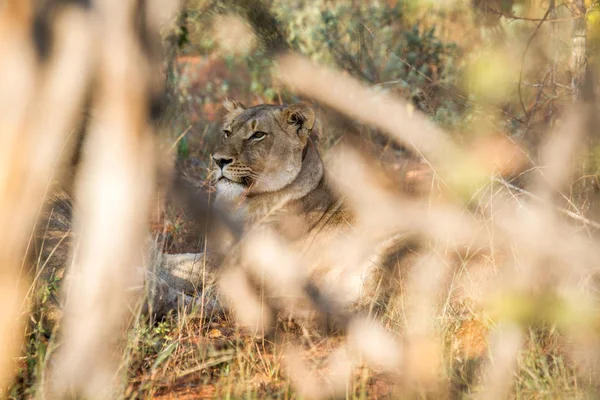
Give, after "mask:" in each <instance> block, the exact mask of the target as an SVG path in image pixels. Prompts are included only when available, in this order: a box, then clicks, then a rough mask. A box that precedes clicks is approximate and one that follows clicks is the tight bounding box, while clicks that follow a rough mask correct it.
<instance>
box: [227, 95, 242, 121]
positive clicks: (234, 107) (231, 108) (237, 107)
mask: <svg viewBox="0 0 600 400" xmlns="http://www.w3.org/2000/svg"><path fill="white" fill-rule="evenodd" d="M223 107H225V109H226V110H227V113H228V114H229V116H230V117H234V116H236V115H239V114H241V113H242V112H243V111H244V110H245V109H246V107H245V106H244V105H243V104H242V103H240V102H239V101H237V100H229V99H227V100H225V101H224V102H223Z"/></svg>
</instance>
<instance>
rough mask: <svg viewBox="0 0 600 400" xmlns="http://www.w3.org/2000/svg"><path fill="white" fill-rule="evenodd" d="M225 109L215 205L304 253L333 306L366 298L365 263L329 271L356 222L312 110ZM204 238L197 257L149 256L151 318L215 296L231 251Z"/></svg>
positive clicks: (220, 240) (216, 239)
mask: <svg viewBox="0 0 600 400" xmlns="http://www.w3.org/2000/svg"><path fill="white" fill-rule="evenodd" d="M224 106H225V108H226V110H227V112H228V113H227V115H226V116H225V120H224V124H223V132H222V134H223V137H222V143H221V145H220V146H219V147H218V148H217V149H216V150H215V152H214V154H213V157H212V158H213V160H214V174H213V175H214V181H215V186H216V206H217V207H221V208H222V209H224V210H227V212H229V213H231V215H235V216H236V217H237V218H239V219H240V220H242V221H243V223H244V226H245V228H246V230H251V229H255V228H256V227H261V228H262V229H266V230H268V231H269V232H271V233H272V234H275V235H276V236H277V237H279V238H280V239H282V240H283V241H284V242H285V243H287V244H289V245H290V246H291V248H292V249H293V250H294V251H297V253H298V254H299V253H302V254H303V267H305V268H306V275H307V277H309V278H310V279H312V280H313V281H314V282H315V283H316V284H317V286H320V287H321V288H323V289H325V290H326V291H331V290H333V289H336V290H338V289H339V290H338V291H337V292H336V294H335V296H334V297H336V300H338V301H341V302H342V303H344V304H348V303H351V302H353V301H356V300H358V299H359V298H360V296H361V295H363V296H364V291H363V290H362V289H363V284H364V282H365V280H366V278H367V277H368V276H369V275H370V273H369V268H370V267H371V266H372V262H370V257H366V258H365V260H364V261H365V263H366V264H365V265H366V266H367V269H361V270H360V271H358V272H357V271H354V272H350V273H349V272H348V271H340V270H335V269H334V268H333V269H332V268H331V266H332V264H335V263H332V262H331V261H332V259H334V258H339V257H338V256H337V255H335V254H328V253H327V251H328V250H327V249H328V247H329V245H330V244H331V243H333V242H334V241H335V240H336V238H338V237H339V236H340V235H343V236H347V235H350V234H351V233H352V231H353V227H352V222H353V216H352V213H351V212H350V210H348V208H347V207H346V206H345V205H344V202H343V199H342V198H340V196H339V195H337V194H336V193H335V191H334V190H332V187H331V186H330V185H329V183H328V177H327V174H326V173H325V171H324V166H323V161H322V159H321V157H320V155H319V153H318V151H317V149H316V147H315V145H314V144H313V142H312V140H311V132H312V131H313V128H314V126H315V120H316V118H315V112H314V111H313V109H311V108H310V107H308V106H304V105H268V104H262V105H258V106H254V107H248V108H246V107H244V106H243V105H242V104H241V103H239V102H237V101H233V100H230V101H226V102H225V103H224ZM211 236H212V237H211ZM209 239H210V243H211V245H210V246H208V248H207V249H206V251H205V252H204V253H199V254H177V255H167V254H162V253H161V252H160V251H158V250H157V249H156V248H153V249H152V250H151V257H150V260H151V262H149V265H148V269H147V270H146V272H145V274H146V277H147V279H150V280H152V281H154V282H155V283H156V285H154V288H155V289H154V290H152V291H151V297H152V298H151V302H150V303H151V304H153V309H154V311H155V312H157V313H159V314H163V313H165V312H167V311H168V310H169V309H172V308H174V307H176V306H177V304H178V300H180V297H179V296H180V294H181V293H182V292H184V293H187V294H192V293H194V292H195V291H196V290H198V289H200V288H202V289H204V290H205V291H210V292H211V294H212V293H213V291H212V288H213V287H214V284H215V282H216V281H217V280H218V279H219V271H220V269H219V265H220V263H221V261H222V260H223V258H224V257H226V256H227V255H228V254H229V253H230V252H231V251H232V249H231V243H230V242H229V241H228V240H227V238H225V237H223V236H222V235H218V234H216V235H210V234H209ZM48 248H51V246H50V247H48ZM307 249H312V250H313V251H312V253H311V252H310V251H308V252H307V251H306V250H307ZM311 254H312V255H311ZM42 261H44V260H43V259H42ZM63 263H64V260H63ZM340 293H342V294H343V295H340ZM340 296H342V297H343V298H341V297H340ZM186 299H187V300H188V301H189V300H190V297H186ZM213 300H215V301H214V303H215V304H216V303H218V301H216V297H215V298H213Z"/></svg>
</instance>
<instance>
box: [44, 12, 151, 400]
mask: <svg viewBox="0 0 600 400" xmlns="http://www.w3.org/2000/svg"><path fill="white" fill-rule="evenodd" d="M136 3H137V2H134V1H133V0H130V1H127V2H120V1H107V2H103V3H100V4H99V5H98V7H97V9H95V10H94V11H93V12H94V17H95V19H94V22H96V24H94V25H93V28H94V29H92V30H91V31H92V32H93V33H94V34H95V35H96V36H95V39H98V40H100V39H102V40H101V41H100V43H99V50H98V61H99V65H98V66H99V68H98V72H99V74H98V76H96V79H97V91H96V93H95V97H94V105H93V106H94V107H95V110H96V111H97V117H96V118H94V120H93V121H92V125H91V126H90V131H89V135H88V137H87V139H86V144H85V145H86V147H87V148H89V149H90V151H87V152H86V153H85V157H84V160H83V165H82V170H81V171H80V174H78V181H77V197H78V200H79V206H80V207H79V208H78V210H77V211H78V214H77V215H76V218H75V223H74V230H75V231H76V232H79V233H80V235H79V236H78V237H79V243H78V244H79V245H78V246H77V248H76V250H75V251H74V252H73V253H72V259H73V267H72V270H71V271H70V275H69V277H70V280H69V286H68V287H67V288H66V290H65V294H66V304H65V314H64V321H63V323H64V325H63V327H64V330H65V331H64V340H65V344H64V346H63V347H62V348H61V352H60V353H59V354H58V355H57V360H56V363H55V367H56V372H57V375H56V379H55V381H54V382H53V384H54V385H53V386H52V391H53V392H52V395H54V396H57V397H64V396H65V395H66V394H67V393H69V394H70V393H74V394H75V395H78V396H83V397H87V398H111V397H114V396H115V394H116V392H115V387H114V386H113V385H114V384H115V383H116V382H115V375H116V371H117V368H118V362H116V361H117V360H116V354H115V352H114V348H115V347H114V346H115V345H116V344H117V343H118V342H119V340H120V339H122V337H121V332H122V330H121V329H122V326H123V324H124V323H125V322H126V320H127V318H128V317H130V314H129V313H130V310H129V309H128V306H130V305H131V303H130V302H129V300H131V298H132V297H133V292H134V291H133V290H130V288H131V286H133V285H134V283H133V282H134V280H135V279H136V278H138V276H136V275H135V269H134V268H135V267H136V265H141V254H139V253H140V252H139V249H140V248H141V245H142V243H143V238H144V234H145V230H146V228H147V227H146V219H147V215H148V211H149V198H150V194H151V192H152V177H153V167H154V166H153V161H154V160H153V157H152V155H153V142H152V136H151V135H150V127H149V124H148V119H149V118H148V116H149V115H148V114H149V113H148V111H149V110H148V107H147V104H148V92H149V78H150V73H151V69H150V67H149V65H148V64H149V63H148V59H147V54H146V53H145V52H144V51H143V49H142V48H141V44H140V43H139V41H138V38H137V36H136V35H134V30H133V27H132V26H130V25H129V21H133V18H132V15H133V13H134V12H135V11H136V8H135V7H136V5H137V4H136ZM91 149H93V151H91ZM84 227H85V229H84ZM138 279H139V278H138ZM135 293H138V291H135Z"/></svg>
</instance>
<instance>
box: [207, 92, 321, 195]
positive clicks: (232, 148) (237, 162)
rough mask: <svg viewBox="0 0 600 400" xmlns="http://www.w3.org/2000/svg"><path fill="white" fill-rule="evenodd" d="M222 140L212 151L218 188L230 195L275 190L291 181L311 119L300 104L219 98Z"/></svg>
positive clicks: (293, 177)
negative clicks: (221, 101) (222, 114)
mask: <svg viewBox="0 0 600 400" xmlns="http://www.w3.org/2000/svg"><path fill="white" fill-rule="evenodd" d="M224 106H225V108H226V109H227V111H228V114H227V116H226V117H225V122H224V124H223V139H222V143H221V145H220V146H219V147H218V148H217V149H216V151H215V153H214V154H213V160H214V162H215V164H216V185H217V192H218V193H220V194H221V195H222V196H226V197H229V198H235V197H238V196H240V195H242V194H243V193H245V194H247V195H248V196H252V195H256V194H261V193H270V192H276V191H279V190H281V189H283V188H284V187H286V186H287V185H289V184H290V183H292V182H293V181H294V179H295V178H296V177H297V176H298V174H299V173H300V170H301V169H302V158H303V153H304V152H305V149H306V148H307V144H308V140H309V135H310V133H311V131H312V128H313V126H314V123H315V113H314V111H313V110H312V109H310V108H309V107H306V106H303V105H290V106H285V105H271V104H261V105H258V106H255V107H248V108H246V107H244V106H243V105H242V104H240V103H239V102H237V101H232V100H228V101H226V102H225V104H224Z"/></svg>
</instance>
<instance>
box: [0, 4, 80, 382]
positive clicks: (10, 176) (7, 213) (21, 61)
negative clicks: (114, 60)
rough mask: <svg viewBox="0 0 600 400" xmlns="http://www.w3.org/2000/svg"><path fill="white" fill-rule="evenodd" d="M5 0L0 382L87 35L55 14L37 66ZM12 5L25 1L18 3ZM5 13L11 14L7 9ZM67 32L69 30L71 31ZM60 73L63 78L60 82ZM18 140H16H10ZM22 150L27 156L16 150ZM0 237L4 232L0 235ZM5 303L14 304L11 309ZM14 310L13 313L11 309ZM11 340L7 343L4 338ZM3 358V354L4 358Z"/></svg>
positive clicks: (0, 34)
mask: <svg viewBox="0 0 600 400" xmlns="http://www.w3.org/2000/svg"><path fill="white" fill-rule="evenodd" d="M11 3H15V2H14V1H12V2H10V3H8V5H7V7H6V8H4V9H3V10H0V38H1V39H0V54H2V57H1V58H2V59H3V62H2V63H1V64H2V65H1V66H0V69H1V71H0V72H2V73H1V74H0V75H1V76H2V77H4V79H0V87H1V88H2V90H1V92H2V93H3V95H4V96H5V97H4V99H3V100H4V101H2V102H0V115H1V116H2V118H0V133H1V136H0V140H1V141H2V145H0V225H1V226H2V227H3V232H4V233H2V232H0V242H2V243H3V246H2V249H0V275H2V279H0V286H2V287H1V288H0V297H2V299H1V300H0V301H1V302H2V304H4V307H3V312H2V313H1V314H0V357H2V358H3V359H2V360H0V387H5V384H6V380H7V379H9V378H10V375H11V374H12V373H13V370H12V369H10V370H6V369H5V368H6V367H7V364H8V363H7V362H6V361H7V359H10V357H11V356H13V355H15V354H14V353H15V346H17V348H18V346H19V342H20V340H22V338H21V337H14V336H15V334H16V332H21V329H19V328H18V327H17V326H16V324H15V322H16V321H17V315H19V314H20V312H22V310H21V304H22V303H21V302H22V301H23V297H22V296H23V295H24V294H25V290H23V286H24V284H23V282H19V283H17V279H16V278H17V276H18V274H17V273H16V272H17V270H16V266H17V265H21V263H22V258H23V256H24V250H25V245H26V239H27V237H28V236H29V234H30V232H31V229H32V227H33V225H34V223H35V218H36V216H37V211H38V208H39V200H40V198H42V197H43V195H44V190H45V188H46V186H47V184H48V182H49V181H50V180H51V179H52V174H53V172H54V171H53V169H52V168H51V165H52V163H53V162H54V160H55V157H56V155H57V154H58V153H59V151H60V148H61V146H62V145H63V143H64V140H65V138H66V137H67V136H68V135H69V132H71V130H72V129H73V128H74V126H75V125H76V123H75V121H76V119H77V115H78V112H79V111H80V108H81V106H82V104H83V97H84V94H85V88H86V86H87V82H88V77H89V75H88V62H89V61H88V54H87V50H88V42H87V40H88V39H89V35H88V34H87V33H86V32H85V31H82V30H83V27H84V26H86V25H87V21H86V20H85V15H84V14H82V11H77V10H76V9H72V8H67V9H65V11H64V12H63V13H62V14H61V15H58V16H57V17H56V22H57V23H56V24H55V30H54V32H53V33H54V35H55V38H56V40H55V42H54V49H55V51H54V53H53V54H52V55H51V56H50V58H49V59H48V61H47V63H46V64H45V65H44V66H43V68H37V67H38V66H37V65H36V59H35V54H34V53H33V49H32V48H31V47H30V46H29V45H28V44H29V43H30V38H29V31H28V27H29V22H30V21H29V20H28V19H27V16H23V15H21V16H18V15H15V13H16V12H15V9H14V8H13V7H12V6H11ZM18 3H19V4H23V5H25V4H28V3H29V2H26V1H19V2H18ZM11 12H12V14H11ZM73 32H75V33H76V34H73ZM65 76H69V78H70V79H68V80H66V81H65V80H64V77H65ZM17 138H18V140H17ZM23 149H27V150H28V152H29V153H28V155H27V156H24V155H23V151H22V150H23ZM5 236H6V237H5ZM13 306H14V307H15V308H16V310H15V308H13ZM15 311H17V314H16V315H15V314H14V312H15ZM11 342H12V343H11ZM5 358H6V359H5Z"/></svg>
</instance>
